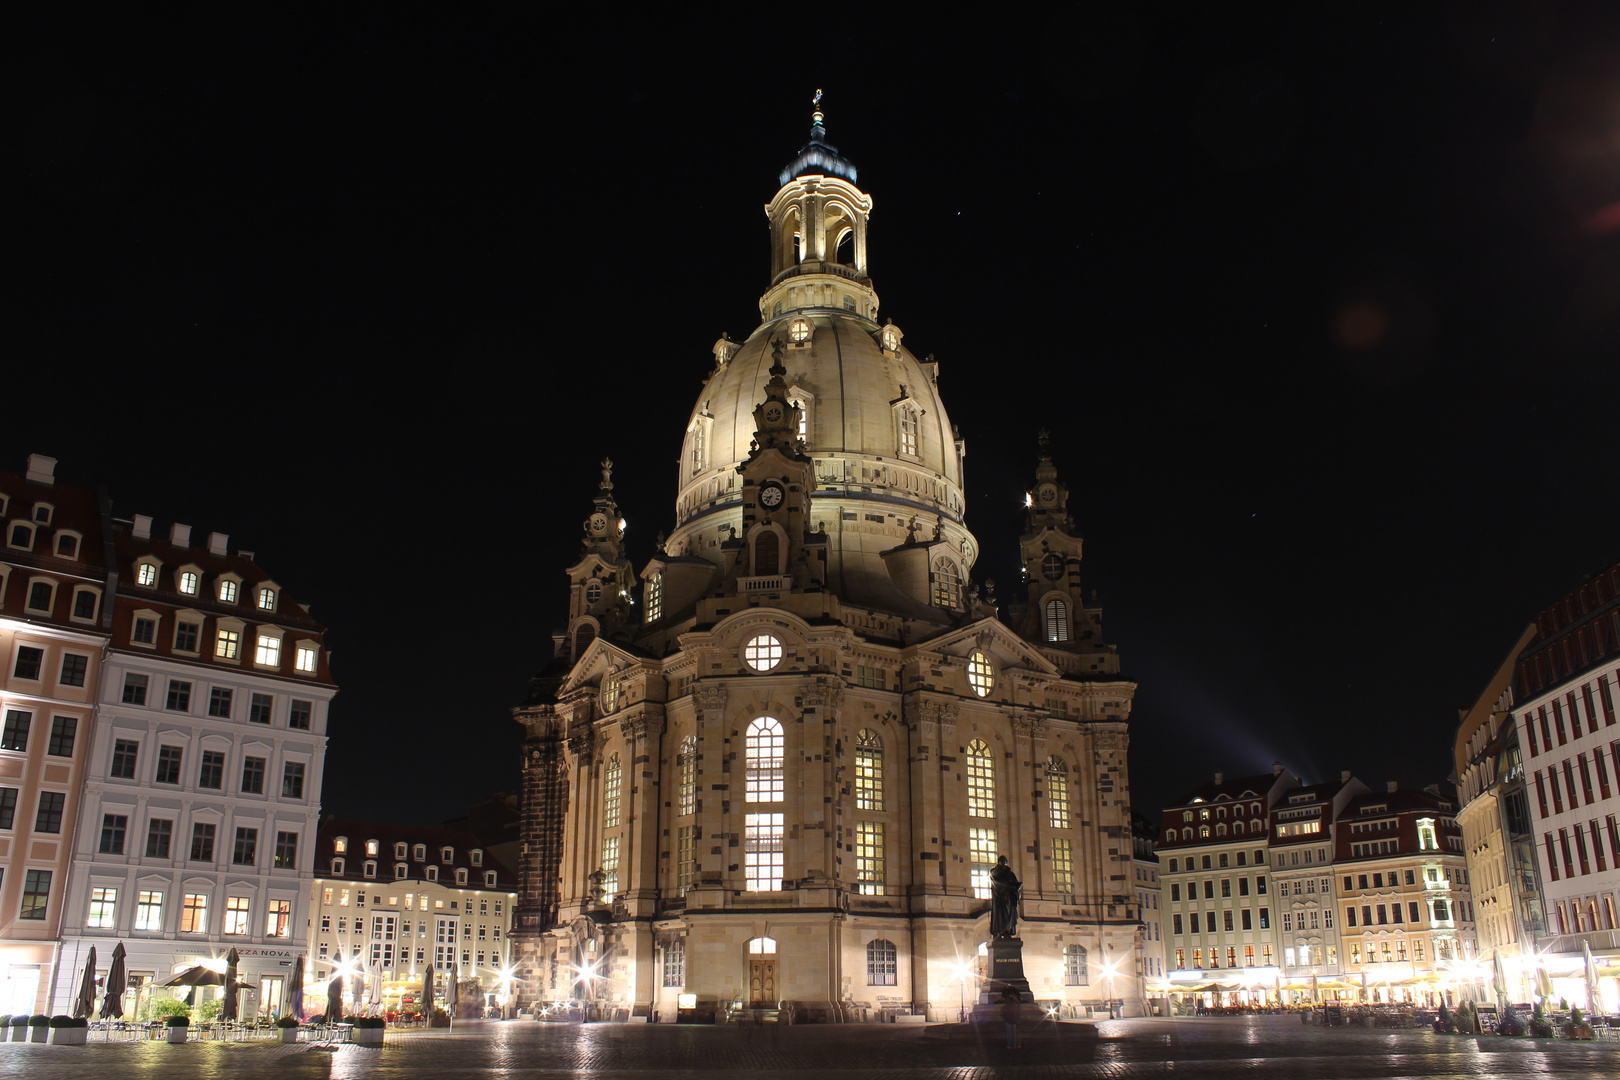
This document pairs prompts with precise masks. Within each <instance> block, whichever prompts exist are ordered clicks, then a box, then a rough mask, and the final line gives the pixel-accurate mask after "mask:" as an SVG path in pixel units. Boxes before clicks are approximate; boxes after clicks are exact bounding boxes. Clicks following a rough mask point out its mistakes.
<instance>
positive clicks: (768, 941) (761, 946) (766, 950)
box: [748, 937, 776, 956]
mask: <svg viewBox="0 0 1620 1080" xmlns="http://www.w3.org/2000/svg"><path fill="white" fill-rule="evenodd" d="M748 955H749V956H775V955H776V939H775V938H772V937H757V938H749V939H748Z"/></svg>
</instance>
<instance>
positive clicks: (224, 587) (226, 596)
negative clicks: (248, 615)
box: [219, 577, 242, 604]
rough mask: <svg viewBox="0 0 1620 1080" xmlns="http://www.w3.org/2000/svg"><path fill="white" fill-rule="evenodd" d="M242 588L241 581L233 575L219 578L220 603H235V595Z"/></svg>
mask: <svg viewBox="0 0 1620 1080" xmlns="http://www.w3.org/2000/svg"><path fill="white" fill-rule="evenodd" d="M241 589H242V583H241V582H240V581H238V580H237V579H236V578H233V577H222V578H220V579H219V602H220V603H222V604H234V603H236V596H237V594H238V593H239V592H240V591H241Z"/></svg>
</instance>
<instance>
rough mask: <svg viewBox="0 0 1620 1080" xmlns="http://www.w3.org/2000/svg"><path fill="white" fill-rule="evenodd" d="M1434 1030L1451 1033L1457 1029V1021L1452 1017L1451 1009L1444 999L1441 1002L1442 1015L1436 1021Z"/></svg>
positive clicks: (1444, 1033) (1442, 1033) (1441, 1033)
mask: <svg viewBox="0 0 1620 1080" xmlns="http://www.w3.org/2000/svg"><path fill="white" fill-rule="evenodd" d="M1434 1030H1435V1032H1436V1033H1437V1034H1440V1035H1450V1034H1451V1033H1452V1032H1453V1031H1456V1030H1457V1023H1456V1021H1454V1020H1453V1019H1452V1018H1451V1010H1450V1009H1448V1008H1446V1003H1445V1002H1443V1001H1442V1002H1441V1003H1440V1015H1439V1017H1438V1018H1437V1019H1436V1020H1435V1022H1434Z"/></svg>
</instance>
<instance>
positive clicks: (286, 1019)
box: [276, 1013, 298, 1043]
mask: <svg viewBox="0 0 1620 1080" xmlns="http://www.w3.org/2000/svg"><path fill="white" fill-rule="evenodd" d="M276 1027H277V1028H279V1029H280V1030H281V1041H282V1042H284V1043H295V1042H297V1041H298V1017H296V1016H294V1015H292V1014H291V1013H288V1014H287V1015H286V1016H280V1017H277V1018H276Z"/></svg>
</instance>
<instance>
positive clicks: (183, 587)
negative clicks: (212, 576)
mask: <svg viewBox="0 0 1620 1080" xmlns="http://www.w3.org/2000/svg"><path fill="white" fill-rule="evenodd" d="M201 582H202V576H201V575H200V574H198V573H197V572H196V571H195V570H182V571H180V584H179V588H180V593H181V595H183V596H196V595H197V587H198V585H199V584H201Z"/></svg>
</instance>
